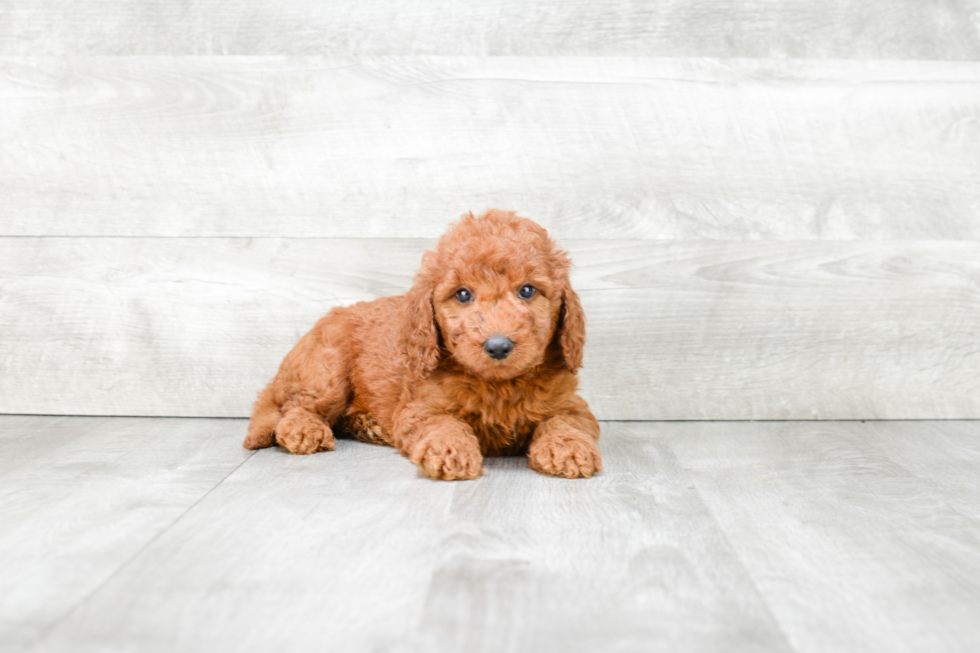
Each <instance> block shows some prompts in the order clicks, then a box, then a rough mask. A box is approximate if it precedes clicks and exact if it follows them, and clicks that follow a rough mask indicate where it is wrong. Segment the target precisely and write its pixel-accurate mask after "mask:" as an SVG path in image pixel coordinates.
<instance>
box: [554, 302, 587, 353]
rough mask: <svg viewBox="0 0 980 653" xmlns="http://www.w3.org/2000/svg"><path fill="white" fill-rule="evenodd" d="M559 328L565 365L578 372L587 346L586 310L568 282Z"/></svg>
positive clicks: (559, 340) (559, 341)
mask: <svg viewBox="0 0 980 653" xmlns="http://www.w3.org/2000/svg"><path fill="white" fill-rule="evenodd" d="M558 329H559V335H558V344H559V345H560V346H561V353H562V356H563V357H564V358H565V367H567V368H568V369H569V370H571V371H572V372H577V371H578V370H579V368H580V367H582V353H583V350H584V348H585V312H584V311H583V310H582V304H581V302H579V299H578V294H577V293H576V292H575V291H574V290H572V288H571V286H569V285H568V284H567V283H566V284H565V291H564V292H563V293H562V307H561V320H560V321H559V323H558Z"/></svg>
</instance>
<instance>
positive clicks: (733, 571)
mask: <svg viewBox="0 0 980 653" xmlns="http://www.w3.org/2000/svg"><path fill="white" fill-rule="evenodd" d="M244 430H245V421H244V420H234V419H166V418H99V417H28V416H0V524H2V528H0V587H2V588H3V591H2V592H0V649H2V650H4V651H20V650H38V651H69V650H70V651H123V650H126V651H136V650H138V651H208V652H209V653H210V652H212V651H253V650H254V651H269V650H277V649H278V650H289V651H305V650H310V651H419V650H425V651H427V650H440V651H552V650H554V651H574V650H588V651H647V650H665V651H743V650H753V651H754V650H760V651H762V650H765V651H801V652H802V651H845V650H846V651H890V652H892V651H930V652H933V651H976V650H978V649H980V622H978V619H977V615H978V614H980V492H978V491H977V479H978V478H980V437H978V434H980V422H976V421H935V422H923V421H919V422H606V423H604V424H603V438H602V441H601V444H602V448H603V454H604V457H605V464H606V470H605V471H604V472H603V473H602V474H600V475H598V476H597V477H595V478H593V479H590V480H579V481H567V480H562V479H554V478H547V477H544V476H540V475H538V474H536V473H534V472H532V471H531V470H529V469H528V468H527V465H526V463H525V461H524V460H523V459H521V458H504V459H494V460H490V461H488V463H487V465H486V466H487V470H488V472H487V474H486V475H485V476H483V477H482V478H481V479H479V480H477V481H472V482H465V483H440V482H433V481H429V480H427V479H424V478H421V477H420V476H419V475H418V474H417V473H416V471H415V469H414V468H413V467H412V466H411V465H410V464H409V463H408V462H407V461H406V460H404V459H403V458H401V457H400V456H399V455H398V454H397V453H396V452H395V451H393V450H392V449H388V448H383V447H376V446H371V445H366V444H362V443H357V442H351V441H341V442H340V443H339V444H338V447H337V450H336V451H334V452H330V453H323V454H317V455H313V456H306V457H299V456H290V455H287V454H285V453H284V452H283V451H281V450H276V449H268V450H264V451H260V452H256V453H251V452H246V451H244V450H242V449H241V448H240V440H241V438H242V435H243V433H244Z"/></svg>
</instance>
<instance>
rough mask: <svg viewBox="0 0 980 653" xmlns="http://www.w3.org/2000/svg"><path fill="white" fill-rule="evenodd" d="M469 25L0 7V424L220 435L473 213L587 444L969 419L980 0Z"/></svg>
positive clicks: (977, 266) (975, 364)
mask: <svg viewBox="0 0 980 653" xmlns="http://www.w3.org/2000/svg"><path fill="white" fill-rule="evenodd" d="M464 6H467V5H463V4H459V3H449V2H423V3H411V4H409V3H397V2H396V3H380V2H378V3H375V2H357V3H306V2H299V1H298V0H292V1H289V2H284V3H279V4H278V5H276V6H275V7H273V6H272V5H269V4H268V3H258V2H246V1H244V0H236V1H234V2H214V3H207V4H205V3H198V2H194V3H182V4H173V3H164V2H162V1H157V2H143V3H128V2H87V1H80V2H75V3H70V4H69V3H58V2H50V1H39V2H27V1H26V0H24V1H17V2H9V1H8V2H3V1H0V411H3V412H14V413H17V412H22V413H49V414H95V415H98V414H112V415H120V414H121V415H187V416H239V415H246V414H247V411H248V406H249V404H250V402H251V400H252V398H253V397H254V393H255V391H256V390H257V389H258V388H259V387H260V386H261V385H262V384H263V383H265V381H266V380H267V379H268V378H269V377H271V375H272V374H273V373H274V371H275V367H276V365H277V363H278V360H279V359H280V358H281V356H282V355H283V354H284V353H285V351H286V350H288V348H289V346H290V345H291V344H292V342H294V341H295V339H296V338H297V337H298V336H299V335H300V334H301V333H303V332H304V331H305V330H307V329H308V328H309V327H310V326H311V325H312V323H313V321H314V320H315V319H316V317H317V316H319V315H321V314H322V313H324V312H325V311H326V310H327V309H328V308H329V307H330V306H331V305H335V304H339V303H350V302H353V301H357V300H360V299H370V298H373V297H378V296H383V295H386V294H392V293H398V292H401V291H403V290H404V289H405V288H407V286H408V284H409V283H410V278H411V273H412V271H413V270H414V268H415V266H416V265H417V262H418V257H419V255H420V253H421V252H422V251H423V250H424V249H425V248H426V247H427V246H428V245H429V244H431V242H432V239H434V238H435V237H437V236H438V235H439V234H440V233H441V232H442V231H443V230H444V228H445V226H446V224H447V223H448V222H449V221H450V220H452V219H454V218H455V217H456V216H458V215H459V214H460V213H461V212H463V211H466V210H471V209H472V210H476V211H479V210H482V209H485V208H488V207H491V206H497V207H501V208H510V209H516V210H518V211H520V212H521V213H522V214H524V215H527V216H528V217H532V218H535V219H538V220H539V221H540V222H542V223H543V224H544V225H545V226H547V227H548V228H549V229H550V230H551V231H552V232H553V233H554V235H555V236H556V237H557V238H558V239H559V241H560V242H562V244H564V245H565V246H566V247H567V249H569V250H570V251H571V253H572V255H573V259H574V260H575V261H576V263H577V264H578V268H577V270H576V274H575V279H574V281H575V283H576V285H577V287H578V288H579V289H580V290H581V291H582V295H583V301H584V302H585V305H586V308H587V312H588V315H589V319H590V332H589V346H588V349H587V356H586V369H585V370H584V371H583V390H584V393H585V395H586V397H587V398H588V399H589V401H590V402H591V403H592V405H593V406H594V407H595V409H596V412H597V414H598V415H599V416H600V417H601V418H604V419H775V418H781V419H788V418H797V419H812V418H835V419H843V418H860V419H865V418H869V419H870V418H971V417H972V418H976V417H980V392H978V389H980V387H978V386H980V328H978V325H980V263H978V261H980V249H978V245H977V241H978V240H980V121H978V119H977V116H978V115H980V63H977V60H978V59H980V3H978V2H976V1H962V2H938V1H937V2H903V3H899V4H898V5H895V6H892V7H888V8H887V9H886V8H883V7H882V6H881V5H880V4H877V3H869V2H858V1H854V2H844V1H843V0H838V1H835V2H829V3H821V4H820V5H819V7H818V6H817V5H815V4H813V3H809V2H802V1H795V2H762V1H760V0H755V1H752V0H744V1H742V2H736V3H722V2H718V1H717V0H714V1H707V0H699V1H697V2H693V3H691V2H687V3H681V2H665V3H656V4H655V5H654V4H650V5H648V6H647V5H643V4H636V3H617V2H614V3H608V4H604V5H602V6H601V7H598V6H595V5H593V4H591V3H582V2H566V3H554V2H550V3H536V4H532V5H525V4H524V3H514V2H505V1H498V2H496V3H481V4H480V5H478V6H476V5H474V6H473V7H469V8H466V9H463V8H462V7H464ZM227 55H235V56H227ZM596 55H602V56H596Z"/></svg>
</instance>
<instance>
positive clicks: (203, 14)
mask: <svg viewBox="0 0 980 653" xmlns="http://www.w3.org/2000/svg"><path fill="white" fill-rule="evenodd" d="M0 16H2V17H3V19H2V20H0V54H8V55H9V54H20V55H34V54H46V55H91V54H108V55H133V54H152V55H160V54H179V55H202V54H205V55H211V54H239V55H241V54H245V55H257V54H259V55H268V54H303V55H310V54H341V55H377V54H453V55H460V54H468V55H515V54H516V55H581V54H595V55H624V54H627V55H652V56H704V57H774V58H786V57H797V58H803V57H811V58H823V57H829V58H841V59H847V58H862V59H867V58H894V59H976V58H978V57H980V30H978V29H977V28H978V23H980V19H978V17H977V16H978V5H977V3H976V2H975V0H945V1H942V0H901V1H898V2H892V3H889V5H888V7H887V10H885V9H883V8H882V6H881V4H879V3H876V2H871V1H869V0H826V1H825V2H820V3H813V2H809V1H808V0H782V1H780V0H740V1H739V2H726V1H724V0H693V1H687V2H684V1H682V0H666V1H663V2H655V3H653V2H647V3H643V2H639V3H638V2H629V1H628V0H613V1H610V2H604V3H601V4H597V3H593V2H587V1H585V0H567V1H566V2H552V1H540V0H538V1H535V2H519V1H517V0H492V1H487V2H480V3H478V4H472V3H467V4H460V3H458V2H453V1H452V0H425V1H423V2H404V1H403V2H384V1H382V0H368V1H364V0H361V1H358V2H355V1H353V0H334V1H332V2H314V1H311V0H285V1H283V2H278V3H276V4H270V3H268V2H259V1H258V0H219V1H211V2H200V1H195V2H181V3H173V2H166V0H151V1H147V0H143V1H142V2H139V3H133V2H126V1H125V0H110V1H105V0H101V1H99V0H78V1H76V2H71V3H64V2H57V1H56V0H5V1H4V2H0Z"/></svg>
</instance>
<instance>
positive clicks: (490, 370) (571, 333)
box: [402, 210, 585, 380]
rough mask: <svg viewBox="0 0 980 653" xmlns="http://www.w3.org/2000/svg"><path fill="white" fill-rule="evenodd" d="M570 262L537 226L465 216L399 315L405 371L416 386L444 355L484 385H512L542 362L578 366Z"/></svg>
mask: <svg viewBox="0 0 980 653" xmlns="http://www.w3.org/2000/svg"><path fill="white" fill-rule="evenodd" d="M570 265H571V262H570V261H569V259H568V256H567V255H566V254H565V252H563V251H562V250H560V249H559V248H558V247H557V246H556V245H555V243H554V241H552V240H551V238H550V237H549V236H548V232H547V231H545V230H544V228H542V227H541V226H540V225H538V224H537V223H535V222H532V221H531V220H527V219H525V218H519V217H517V215H516V214H515V213H513V212H505V211H498V210H491V211H488V212H487V213H485V214H484V215H482V216H480V217H479V218H477V217H474V216H473V214H472V213H470V214H467V215H464V216H463V217H462V218H461V219H460V220H459V221H458V222H456V223H455V224H453V225H452V227H450V229H449V231H448V232H447V233H446V234H445V235H444V236H443V237H442V238H441V239H440V240H439V242H438V244H437V245H436V247H435V248H434V249H433V250H431V251H429V252H426V254H425V256H424V257H423V258H422V268H421V269H420V270H419V272H418V274H417V275H416V277H415V284H414V285H413V287H412V289H411V290H410V291H409V293H408V294H407V295H406V297H405V299H406V302H405V309H404V313H403V315H402V320H403V329H404V337H405V343H406V347H407V349H408V354H409V365H410V366H411V367H412V369H413V372H414V373H415V374H417V375H418V376H420V377H425V376H426V375H428V373H429V372H431V371H432V370H434V369H435V368H436V367H437V366H438V364H439V361H440V359H441V357H442V355H443V350H444V351H445V352H447V353H448V355H449V356H452V358H453V359H455V360H456V361H457V362H459V363H460V364H461V365H462V366H463V367H464V368H465V369H466V370H468V371H469V372H470V373H472V374H475V375H477V376H480V377H482V378H485V379H488V380H505V379H512V378H514V377H517V376H520V375H521V374H524V373H525V372H527V371H529V370H531V369H532V368H534V367H536V366H538V365H541V364H542V363H543V362H545V360H546V359H547V358H548V357H549V354H551V355H555V356H558V357H560V358H561V360H562V363H563V364H564V366H565V367H567V368H568V369H569V370H571V371H572V372H575V371H577V370H578V369H579V368H580V367H581V366H582V348H583V345H584V344H585V315H584V313H583V312H582V306H581V304H580V303H579V299H578V295H576V294H575V291H573V290H572V288H571V286H570V285H569V283H568V268H569V266H570Z"/></svg>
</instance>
